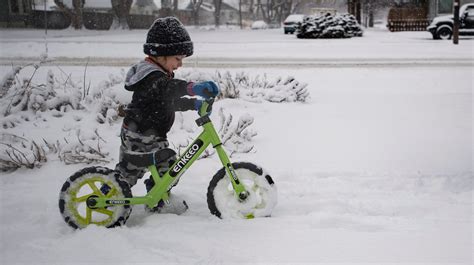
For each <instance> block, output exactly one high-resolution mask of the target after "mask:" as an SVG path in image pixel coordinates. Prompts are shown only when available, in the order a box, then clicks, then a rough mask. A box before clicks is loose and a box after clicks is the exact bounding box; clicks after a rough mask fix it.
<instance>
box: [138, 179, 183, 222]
mask: <svg viewBox="0 0 474 265" xmlns="http://www.w3.org/2000/svg"><path fill="white" fill-rule="evenodd" d="M144 183H145V187H146V191H147V192H149V191H150V190H151V189H152V188H153V186H154V185H155V181H153V178H152V177H151V176H150V178H149V179H146V180H145V181H144ZM188 208H189V207H188V204H187V203H186V201H185V200H183V199H182V198H180V197H179V196H176V195H174V194H170V193H169V192H168V200H167V201H163V200H160V201H159V202H158V204H157V205H156V206H155V207H153V208H150V207H148V206H147V205H145V210H146V211H147V212H150V213H172V214H177V215H181V214H183V213H184V212H186V211H187V210H188Z"/></svg>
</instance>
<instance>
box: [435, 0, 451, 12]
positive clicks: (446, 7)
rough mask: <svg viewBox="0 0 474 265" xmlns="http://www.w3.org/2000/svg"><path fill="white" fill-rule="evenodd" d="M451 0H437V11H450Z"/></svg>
mask: <svg viewBox="0 0 474 265" xmlns="http://www.w3.org/2000/svg"><path fill="white" fill-rule="evenodd" d="M452 12H453V0H438V13H452Z"/></svg>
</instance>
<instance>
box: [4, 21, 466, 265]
mask: <svg viewBox="0 0 474 265" xmlns="http://www.w3.org/2000/svg"><path fill="white" fill-rule="evenodd" d="M190 31H191V32H190V34H191V37H192V38H193V39H194V40H195V41H196V54H195V56H193V57H194V59H193V58H189V60H198V59H204V60H209V61H213V60H215V61H218V59H213V58H221V59H224V58H226V59H229V60H237V59H240V58H247V60H246V61H245V62H248V61H251V62H257V61H258V60H254V59H252V58H253V57H261V58H263V59H264V60H266V61H271V60H273V59H275V60H278V61H280V62H281V61H282V60H287V61H289V62H291V63H293V62H297V61H298V60H300V59H301V60H308V61H310V60H312V59H317V58H326V59H327V62H329V64H330V65H329V66H331V67H323V66H321V65H319V66H315V67H308V66H306V67H294V66H287V67H285V65H284V64H281V65H279V66H278V67H273V66H274V65H269V66H268V67H258V66H254V65H253V64H252V67H251V68H248V67H244V66H243V65H239V66H235V67H237V68H225V67H212V66H208V67H206V68H199V67H196V68H193V67H192V65H188V67H185V68H187V69H182V70H180V71H190V70H195V71H202V72H208V73H210V74H212V73H214V72H215V71H216V70H219V71H227V70H228V71H230V72H231V73H238V72H244V73H246V74H248V75H249V76H256V75H262V76H263V75H266V76H267V77H268V78H269V79H273V78H277V77H283V78H285V77H287V76H293V77H294V78H295V79H296V80H298V81H299V82H303V83H307V84H308V86H307V88H308V90H309V92H310V94H311V99H310V100H309V101H308V102H306V103H270V102H265V101H262V102H259V103H256V102H250V101H246V100H241V99H239V100H235V99H234V100H231V99H225V100H221V101H218V102H217V103H216V110H218V109H220V108H223V109H224V110H225V112H226V113H232V114H233V115H234V116H235V117H239V116H241V115H244V114H250V115H251V116H253V117H254V119H255V120H254V124H253V125H252V127H253V129H254V130H256V131H257V132H258V135H257V136H255V137H254V139H253V144H254V146H255V152H252V153H247V154H235V155H234V156H233V157H232V160H233V161H250V162H253V163H256V164H259V165H261V166H263V167H264V168H265V169H266V170H267V171H269V172H270V174H271V175H272V177H273V179H274V180H275V183H276V184H277V186H278V192H279V198H278V199H279V202H278V205H277V207H276V208H275V210H274V212H273V215H272V217H271V218H261V219H253V220H220V219H217V218H215V217H214V216H212V215H211V214H210V213H209V211H208V209H207V204H206V190H207V185H208V182H209V180H210V179H211V177H212V175H213V174H214V173H215V172H216V171H217V170H218V169H220V167H221V165H219V162H218V160H217V158H215V157H211V158H207V159H203V160H200V161H198V162H197V163H196V164H195V165H193V167H192V168H190V170H188V171H187V172H186V174H185V175H184V176H183V178H182V179H181V181H180V183H179V185H178V186H177V187H176V188H175V189H173V191H174V192H175V193H176V194H179V195H180V196H182V197H184V198H185V199H186V201H187V202H188V204H189V206H190V209H189V210H188V212H186V213H185V214H184V215H182V216H175V215H150V214H147V213H145V212H144V210H143V208H142V207H139V206H138V207H134V209H133V211H132V215H131V217H130V219H129V221H128V222H127V224H126V226H125V227H121V228H117V229H104V228H100V227H89V228H87V229H84V230H81V231H73V230H71V229H70V228H69V227H67V225H66V224H65V223H64V221H63V220H62V218H61V216H60V214H59V209H58V206H57V204H58V194H59V190H60V188H61V186H62V184H63V183H64V181H65V179H66V178H67V177H68V176H70V175H71V174H72V173H74V172H75V171H76V170H78V169H80V168H82V167H85V165H64V164H63V163H61V162H60V161H59V160H58V159H57V158H55V156H54V155H52V156H49V157H48V158H49V161H48V163H46V164H45V165H44V166H43V167H41V168H39V169H35V170H27V169H20V170H17V171H15V172H12V173H2V175H1V178H0V183H1V184H0V196H1V203H0V263H2V264H109V263H110V264H134V263H149V264H174V263H178V264H234V263H235V264H237V263H238V264H296V263H306V264H367V263H371V264H400V263H401V264H433V263H437V264H472V261H473V256H472V255H473V251H474V249H473V244H472V236H473V197H472V191H473V186H472V178H473V171H472V164H473V157H472V150H473V136H472V135H473V133H472V124H473V117H472V115H473V111H472V107H473V106H472V100H473V91H472V89H473V81H474V77H473V70H472V63H473V47H474V40H472V39H462V40H461V45H459V46H454V45H452V44H450V43H448V42H437V41H432V40H429V37H430V36H429V34H428V33H426V32H415V33H414V32H411V33H400V34H391V33H388V32H383V31H369V32H366V36H365V37H362V38H352V39H347V40H322V41H321V40H302V42H297V41H301V40H297V39H296V38H295V37H294V36H289V35H284V34H283V32H280V31H276V30H266V31H258V32H257V31H238V30H232V31H228V30H220V31H219V30H218V31H199V30H196V29H190ZM281 31H282V29H281ZM25 32H28V34H30V35H28V36H27V35H26V34H25ZM42 33H43V32H41V31H5V30H2V31H0V34H1V36H2V39H1V41H0V43H1V48H2V49H1V52H0V53H1V56H0V57H3V58H7V57H8V58H10V59H12V60H14V59H15V57H34V56H37V55H38V54H39V53H41V52H42V51H43V50H44V46H43V44H42V43H40V42H41V40H42ZM49 34H51V35H53V36H50V41H51V42H50V43H49V44H48V48H49V57H50V58H54V57H61V56H66V57H69V58H81V57H82V58H83V57H87V56H99V57H104V58H113V57H115V56H118V55H120V56H119V57H120V58H131V59H135V58H140V57H141V55H140V43H141V41H142V39H144V35H145V31H131V32H126V33H120V32H115V33H114V32H112V33H109V32H104V33H100V35H99V36H97V34H96V33H94V32H90V31H84V32H81V33H80V34H84V36H76V34H72V33H71V32H70V31H64V32H56V33H49ZM54 34H56V36H55V37H54ZM102 35H103V36H102ZM282 39H283V41H280V40H282ZM22 40H25V41H22ZM28 45H31V46H30V47H29V46H28ZM55 45H58V46H55ZM312 45H314V46H315V48H314V47H311V46H312ZM14 46H17V48H19V49H21V50H22V52H19V51H17V50H16V49H15V47H14ZM28 47H29V48H30V49H28ZM84 47H85V48H84ZM106 47H107V48H106ZM137 47H138V48H137ZM68 48H70V49H71V50H70V52H69V53H68V52H66V50H67V49H68ZM137 49H138V50H137ZM289 51H291V52H292V53H290V54H288V53H287V52H289ZM99 53H100V55H98V54H99ZM206 58H207V59H206ZM333 59H334V60H335V61H336V62H335V63H333V62H332V60H333ZM349 59H350V60H355V61H359V60H360V61H364V60H372V61H377V60H380V61H384V63H383V64H380V65H376V66H374V65H364V64H363V65H362V66H358V65H357V64H356V63H354V64H351V65H350V66H344V65H341V64H338V63H337V62H338V61H339V62H342V61H347V60H349ZM439 59H445V60H448V59H449V60H451V61H450V62H451V64H450V65H449V66H443V65H440V63H439ZM2 60H3V59H2ZM394 60H399V61H401V62H403V61H410V60H413V61H417V62H420V61H425V62H427V63H424V64H422V65H418V66H417V65H401V66H392V65H390V62H392V61H394ZM64 61H67V59H64ZM430 62H436V63H434V64H433V65H430ZM458 63H459V64H458ZM333 66H336V67H333ZM9 69H11V67H10V66H7V65H4V66H0V72H1V73H2V77H3V75H4V74H5V73H6V72H7V71H8V70H9ZM122 69H125V70H126V69H127V68H126V67H125V66H123V67H122V66H116V67H104V66H89V67H88V69H87V76H86V82H89V80H90V82H91V86H92V88H94V87H98V86H100V82H101V81H103V80H105V79H107V76H108V75H109V74H114V75H118V76H119V75H121V71H122ZM47 70H52V71H54V72H55V73H56V74H57V76H60V75H61V72H64V73H71V77H70V78H71V79H73V80H76V81H82V80H83V78H84V76H83V75H84V66H64V65H60V66H59V67H57V66H56V65H54V62H53V63H52V64H50V65H48V66H42V67H40V68H39V72H38V73H37V74H36V78H35V82H43V83H44V82H45V79H46V72H47ZM24 75H25V76H27V77H28V76H29V73H28V72H27V73H25V74H24ZM115 87H116V88H117V92H116V93H117V94H118V95H119V97H120V98H123V99H126V98H128V97H130V94H129V92H126V91H125V90H122V89H121V88H120V85H117V86H115ZM217 112H218V111H215V112H213V118H215V119H216V120H217V114H215V113H217ZM75 115H76V116H77V115H79V116H81V117H83V118H82V119H81V120H80V121H77V120H73V119H70V120H68V119H67V117H68V116H67V115H65V117H63V118H56V117H53V116H46V117H44V118H46V119H47V122H45V121H42V120H38V121H37V122H30V123H27V122H24V123H21V124H19V125H18V126H16V127H15V128H8V129H4V128H2V129H0V130H1V132H2V133H11V134H16V135H18V136H23V137H26V138H35V139H41V138H46V139H54V138H55V137H59V136H63V135H65V134H67V131H68V130H70V129H71V128H74V127H75V126H76V127H77V126H82V127H87V126H88V125H90V127H89V128H84V130H93V129H94V128H97V129H98V131H99V133H100V135H101V136H102V137H103V138H104V139H105V140H106V142H105V143H103V146H102V148H103V150H105V151H107V152H109V153H110V157H111V158H112V159H114V160H113V161H111V162H110V163H109V164H107V166H110V167H113V166H114V164H115V163H116V162H117V161H116V160H117V158H118V147H119V138H118V133H119V127H120V122H115V123H113V124H112V125H111V126H109V125H105V124H103V125H100V124H98V123H97V122H95V115H96V113H86V112H78V113H76V114H75ZM194 115H195V114H194V113H192V112H189V113H185V116H186V117H187V118H189V120H191V121H192V118H193V117H194ZM2 118H3V117H2ZM86 121H90V123H89V124H87V123H86ZM192 127H193V129H195V130H196V132H198V131H199V129H198V128H196V126H195V125H194V124H193V125H192ZM173 130H174V131H175V132H176V134H175V136H173V135H170V140H171V141H174V140H177V139H178V138H179V136H180V133H179V130H178V129H177V128H174V129H173ZM114 154H116V155H114ZM144 192H145V188H144V185H142V184H141V183H139V184H138V185H136V186H135V187H134V188H133V193H134V194H135V195H140V194H144Z"/></svg>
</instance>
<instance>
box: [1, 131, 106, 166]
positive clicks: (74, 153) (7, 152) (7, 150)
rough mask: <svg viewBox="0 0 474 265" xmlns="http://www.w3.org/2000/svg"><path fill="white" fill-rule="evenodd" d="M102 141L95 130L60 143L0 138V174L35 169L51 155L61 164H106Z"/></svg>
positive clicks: (15, 137) (11, 137) (22, 138)
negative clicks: (55, 156)
mask: <svg viewBox="0 0 474 265" xmlns="http://www.w3.org/2000/svg"><path fill="white" fill-rule="evenodd" d="M104 142H105V140H104V139H103V138H102V137H101V136H100V135H99V133H98V131H97V130H94V131H93V132H88V133H85V132H84V131H83V130H80V129H79V130H77V131H75V134H74V135H73V136H72V137H64V138H63V139H61V140H56V141H52V142H50V141H47V140H45V139H42V141H39V142H37V141H34V140H31V139H27V138H25V137H20V136H17V135H13V134H10V133H1V134H0V171H12V170H15V169H18V168H23V167H24V168H30V169H32V168H37V167H41V166H42V165H43V164H45V163H46V162H47V161H48V155H50V154H55V155H57V157H58V158H59V159H60V160H61V161H63V162H64V163H65V164H77V163H86V164H90V163H107V162H109V161H110V159H109V158H108V155H109V153H107V152H105V151H103V150H102V148H101V143H104Z"/></svg>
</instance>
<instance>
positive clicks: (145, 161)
mask: <svg viewBox="0 0 474 265" xmlns="http://www.w3.org/2000/svg"><path fill="white" fill-rule="evenodd" d="M122 155H123V158H124V159H125V160H126V161H128V162H130V163H132V164H134V165H135V166H137V167H147V166H151V165H157V164H160V163H162V162H166V161H168V159H170V158H172V157H174V156H175V155H176V152H175V151H174V150H173V149H170V148H165V149H161V150H158V151H156V152H150V153H139V152H135V153H123V154H122Z"/></svg>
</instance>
